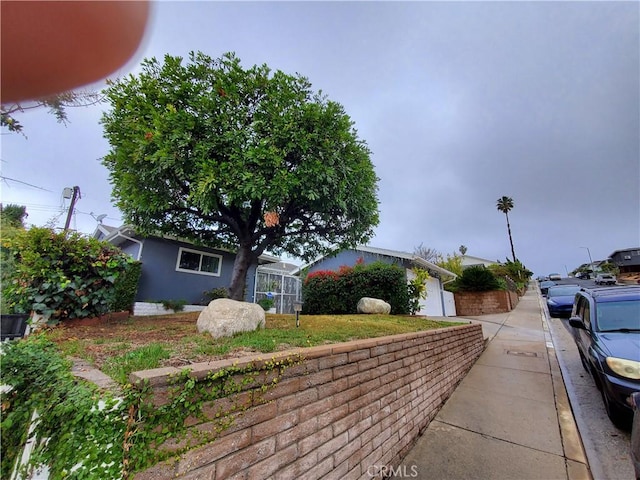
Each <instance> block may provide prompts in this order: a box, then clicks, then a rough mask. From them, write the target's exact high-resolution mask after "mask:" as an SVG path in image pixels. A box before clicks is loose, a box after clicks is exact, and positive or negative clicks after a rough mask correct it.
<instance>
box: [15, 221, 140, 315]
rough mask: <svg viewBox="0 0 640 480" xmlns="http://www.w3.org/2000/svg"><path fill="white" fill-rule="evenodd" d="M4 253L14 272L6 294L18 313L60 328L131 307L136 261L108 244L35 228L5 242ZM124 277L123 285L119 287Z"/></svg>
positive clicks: (21, 232) (75, 234)
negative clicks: (131, 269) (34, 315)
mask: <svg viewBox="0 0 640 480" xmlns="http://www.w3.org/2000/svg"><path fill="white" fill-rule="evenodd" d="M3 247H5V248H7V249H8V251H9V252H10V254H11V256H12V259H13V261H14V262H15V270H14V272H13V274H12V278H10V279H8V281H6V282H4V283H3V285H2V291H3V292H2V293H3V296H4V297H5V300H6V301H7V302H8V305H9V307H10V308H12V309H13V311H15V312H18V313H28V312H30V311H31V310H33V311H35V312H36V313H39V314H42V315H43V316H45V317H48V318H49V322H50V323H57V322H59V321H60V320H62V319H65V318H83V317H93V316H99V315H103V314H105V313H107V312H108V311H110V310H112V309H113V308H114V306H115V305H116V304H121V303H124V302H128V298H127V295H125V292H123V291H122V290H123V289H125V288H127V286H128V285H131V283H132V282H133V277H135V272H132V273H131V278H128V275H127V270H128V267H129V265H130V264H132V263H134V262H135V261H134V260H133V259H132V258H131V257H130V256H129V255H127V254H125V253H123V252H122V251H121V250H119V249H117V248H116V247H114V246H113V245H111V244H109V243H106V242H101V241H98V240H96V239H93V238H87V237H83V236H82V235H80V234H78V233H67V232H60V233H55V232H53V231H52V230H49V229H47V228H35V227H34V228H31V229H30V230H24V231H20V232H18V233H17V234H16V235H15V236H14V237H13V238H10V239H7V240H6V241H4V239H3ZM134 268H135V267H134ZM121 277H122V281H123V284H122V285H121V286H120V287H116V286H115V285H117V282H118V279H119V278H121ZM136 282H137V280H136ZM130 294H131V293H130ZM133 295H135V290H134V291H133Z"/></svg>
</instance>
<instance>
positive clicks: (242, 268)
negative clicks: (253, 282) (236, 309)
mask: <svg viewBox="0 0 640 480" xmlns="http://www.w3.org/2000/svg"><path fill="white" fill-rule="evenodd" d="M250 266H251V246H240V248H239V249H238V252H237V253H236V260H235V262H233V273H232V274H231V285H230V286H229V298H231V299H232V300H239V301H243V300H244V291H245V285H246V283H247V272H248V271H249V267H250Z"/></svg>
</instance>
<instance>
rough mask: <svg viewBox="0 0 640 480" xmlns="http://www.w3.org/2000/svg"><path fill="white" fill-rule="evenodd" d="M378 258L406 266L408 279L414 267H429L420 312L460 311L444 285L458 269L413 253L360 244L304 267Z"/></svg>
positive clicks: (445, 314)
mask: <svg viewBox="0 0 640 480" xmlns="http://www.w3.org/2000/svg"><path fill="white" fill-rule="evenodd" d="M377 261H381V262H385V263H390V264H395V265H399V266H401V267H403V268H404V269H405V271H406V273H407V281H409V280H411V278H412V277H413V275H414V274H413V272H412V271H411V269H412V268H413V267H419V268H423V269H425V270H427V271H428V272H429V275H430V277H431V278H429V279H428V280H427V282H426V286H427V298H426V300H421V302H420V306H421V308H420V312H419V313H420V315H428V316H432V317H451V316H455V315H456V308H455V302H454V299H453V294H452V293H451V292H447V291H446V290H444V288H443V285H444V284H445V283H447V282H450V281H453V280H455V278H456V275H455V273H452V272H450V271H448V270H445V269H444V268H441V267H439V266H437V265H434V264H433V263H431V262H428V261H426V260H425V259H423V258H421V257H419V256H417V255H415V254H413V253H407V252H399V251H396V250H386V249H382V248H375V247H369V246H358V247H356V248H354V249H348V250H341V251H338V252H336V253H335V254H333V255H328V256H323V257H320V258H318V259H316V260H314V261H313V262H311V263H309V264H307V265H305V266H304V267H302V268H304V269H305V270H307V271H308V272H309V273H311V272H315V271H317V270H338V269H339V268H340V267H341V266H343V265H346V266H355V265H356V263H358V262H361V263H364V264H369V263H373V262H377Z"/></svg>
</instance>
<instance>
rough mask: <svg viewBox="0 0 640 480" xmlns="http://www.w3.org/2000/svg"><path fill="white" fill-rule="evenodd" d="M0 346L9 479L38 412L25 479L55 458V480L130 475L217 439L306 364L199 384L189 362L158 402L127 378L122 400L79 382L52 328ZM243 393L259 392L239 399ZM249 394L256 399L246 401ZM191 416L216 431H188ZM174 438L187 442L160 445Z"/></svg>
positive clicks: (239, 372) (114, 479) (244, 370)
mask: <svg viewBox="0 0 640 480" xmlns="http://www.w3.org/2000/svg"><path fill="white" fill-rule="evenodd" d="M0 352H1V353H0V358H1V360H2V371H1V373H2V384H3V385H4V386H5V389H4V390H3V391H2V393H1V397H0V398H1V401H2V423H1V425H0V426H1V427H2V436H1V442H2V470H1V472H0V476H1V477H2V478H10V476H11V473H12V470H13V468H14V464H15V461H16V459H17V458H18V456H19V455H20V454H21V452H22V447H23V446H24V444H25V441H26V440H27V433H28V427H29V423H30V420H31V419H32V417H33V414H34V412H37V414H38V417H37V421H35V422H34V425H35V430H34V432H33V436H34V438H35V440H36V441H35V446H36V447H35V450H34V452H33V454H32V455H31V458H30V461H29V464H28V465H24V466H23V467H22V470H23V474H24V475H23V476H22V477H21V478H28V476H27V475H26V472H27V471H28V470H30V469H33V468H37V467H38V466H40V465H47V467H48V469H49V473H50V475H49V478H51V479H52V480H57V479H65V480H70V479H78V480H80V479H84V480H122V479H128V478H131V477H132V474H133V473H134V472H136V471H139V470H142V469H144V468H147V467H149V466H151V465H154V464H155V463H157V462H159V461H161V460H164V459H166V458H168V457H171V456H173V455H176V454H179V453H181V452H183V451H186V450H189V449H191V448H194V447H197V446H199V445H202V444H204V443H207V442H211V441H213V440H214V439H215V438H216V437H217V435H218V434H219V433H220V432H222V431H223V430H225V429H226V428H228V427H230V426H231V425H232V424H233V423H234V420H235V418H236V417H237V416H238V415H241V414H242V413H243V412H244V411H245V410H246V409H247V408H248V407H249V406H251V405H253V404H256V403H260V402H262V401H265V400H264V398H265V397H264V394H265V393H266V392H267V391H269V390H270V389H272V388H274V387H275V386H276V385H277V384H278V381H279V380H280V378H281V377H282V374H283V373H284V371H285V370H286V369H287V368H289V367H290V366H293V365H297V364H299V363H300V361H301V358H300V357H299V356H291V357H279V358H278V359H277V360H273V361H265V362H259V365H254V364H253V363H249V364H243V365H234V366H230V367H228V368H221V369H217V370H215V371H212V372H211V373H210V374H209V375H207V377H206V378H204V379H200V380H198V381H196V380H195V379H194V378H193V377H192V376H191V375H190V372H189V370H187V369H185V370H183V371H182V372H181V373H180V374H178V375H176V376H175V377H174V378H173V379H172V382H173V383H172V386H171V388H170V390H169V392H168V398H167V402H166V403H163V404H162V405H160V406H156V405H155V404H154V402H153V401H152V399H151V397H150V391H149V389H148V388H146V387H145V386H142V388H133V387H132V386H131V385H130V384H125V385H123V386H122V389H121V391H120V392H119V394H118V396H117V397H116V396H114V395H113V394H111V393H110V392H108V391H99V390H98V389H97V387H96V386H95V385H93V384H91V383H88V382H84V381H81V380H78V379H77V378H75V377H74V376H73V375H72V373H71V369H70V365H69V362H68V360H66V359H64V358H63V357H62V356H61V355H60V353H59V352H58V351H57V349H56V347H55V345H54V344H53V343H51V342H50V341H49V340H48V339H47V337H46V335H45V334H42V333H36V334H32V335H29V336H28V337H27V338H25V339H23V340H20V341H13V342H5V343H3V344H2V346H1V350H0ZM7 386H9V387H10V389H8V390H7V389H6V387H7ZM243 391H249V392H251V395H249V396H248V397H243V396H235V394H237V393H239V392H243ZM227 397H229V398H230V401H229V402H225V405H226V409H225V410H217V411H216V412H215V415H214V417H213V418H211V417H210V416H208V414H207V413H206V412H205V410H206V409H205V406H207V405H209V406H210V405H211V403H210V402H213V401H215V400H217V399H220V398H227ZM247 398H249V399H250V400H249V404H247V403H242V399H245V402H246V399H247ZM188 419H190V420H191V421H193V420H194V419H195V420H198V421H201V422H213V423H214V424H215V428H212V429H211V430H207V432H202V433H201V434H200V435H197V436H193V435H191V436H190V435H189V429H188V428H187V425H188V424H189V422H188V421H187V420H188ZM192 433H193V432H192ZM169 440H171V443H172V444H173V445H178V444H180V445H181V447H179V448H169V449H163V448H159V446H161V445H163V443H164V442H165V441H169Z"/></svg>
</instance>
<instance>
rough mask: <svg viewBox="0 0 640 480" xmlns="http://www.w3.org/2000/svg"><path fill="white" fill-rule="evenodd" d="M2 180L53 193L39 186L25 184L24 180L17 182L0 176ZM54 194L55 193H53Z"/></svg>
mask: <svg viewBox="0 0 640 480" xmlns="http://www.w3.org/2000/svg"><path fill="white" fill-rule="evenodd" d="M0 178H1V179H2V180H4V181H7V180H10V181H12V182H16V183H21V184H23V185H27V186H29V187H33V188H37V189H38V190H44V191H45V192H51V190H47V189H46V188H42V187H39V186H37V185H33V184H32V183H27V182H23V181H22V180H16V179H15V178H9V177H4V176H2V175H0ZM51 193H53V192H51Z"/></svg>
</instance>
